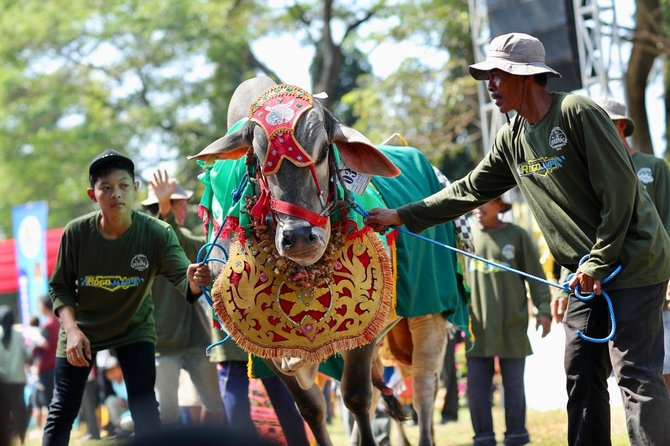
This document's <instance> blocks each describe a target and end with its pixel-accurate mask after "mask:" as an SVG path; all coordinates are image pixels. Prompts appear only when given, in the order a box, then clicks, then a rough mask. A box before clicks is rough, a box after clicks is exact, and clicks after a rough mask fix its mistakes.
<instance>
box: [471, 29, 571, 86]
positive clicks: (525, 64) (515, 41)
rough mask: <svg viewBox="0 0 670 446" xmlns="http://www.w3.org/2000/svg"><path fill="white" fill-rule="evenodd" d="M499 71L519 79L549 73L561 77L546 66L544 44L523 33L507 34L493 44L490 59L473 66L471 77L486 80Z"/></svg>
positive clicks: (489, 54)
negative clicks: (496, 70)
mask: <svg viewBox="0 0 670 446" xmlns="http://www.w3.org/2000/svg"><path fill="white" fill-rule="evenodd" d="M494 69H498V70H502V71H504V72H506V73H510V74H515V75H519V76H532V75H534V74H540V73H547V76H549V77H561V74H560V73H559V72H558V71H556V70H554V69H553V68H551V67H549V66H548V65H546V64H545V63H544V45H542V42H540V41H539V40H538V39H537V38H536V37H533V36H531V35H528V34H523V33H509V34H503V35H501V36H498V37H496V38H494V39H493V40H492V41H491V43H490V44H489V50H488V53H487V56H486V60H485V61H483V62H479V63H476V64H472V65H470V67H469V70H470V74H471V75H472V77H474V78H475V79H477V80H480V81H485V80H488V79H489V77H490V71H491V70H494Z"/></svg>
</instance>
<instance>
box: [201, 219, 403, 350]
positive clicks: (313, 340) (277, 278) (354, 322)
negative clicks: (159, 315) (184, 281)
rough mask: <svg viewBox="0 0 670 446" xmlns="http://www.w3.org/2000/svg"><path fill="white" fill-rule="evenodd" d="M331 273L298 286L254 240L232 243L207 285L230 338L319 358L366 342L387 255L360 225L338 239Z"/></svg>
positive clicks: (383, 300)
mask: <svg viewBox="0 0 670 446" xmlns="http://www.w3.org/2000/svg"><path fill="white" fill-rule="evenodd" d="M337 259H338V260H337V261H336V262H335V265H334V271H333V274H332V276H331V277H330V278H329V279H328V280H326V281H325V282H324V283H321V284H320V285H317V286H315V287H313V288H307V289H301V288H298V287H297V286H296V285H294V284H293V283H292V282H290V281H289V280H287V279H286V277H283V276H282V275H281V274H277V273H276V272H275V268H274V265H273V264H272V263H273V258H272V257H271V256H269V255H268V253H267V252H266V251H265V250H263V249H261V248H260V247H259V246H258V244H257V242H256V241H254V239H247V241H246V243H244V244H242V243H241V242H235V243H234V244H233V246H232V247H231V251H230V258H229V260H228V263H227V264H226V266H225V268H224V270H223V272H222V273H221V275H220V276H219V277H218V279H217V281H216V282H215V284H214V287H213V292H212V297H213V300H214V306H213V308H214V311H216V313H217V315H218V316H219V318H220V319H221V321H222V322H223V325H224V327H225V329H226V331H227V332H228V333H230V335H231V337H232V338H233V339H234V340H235V341H236V342H237V343H238V344H239V345H240V346H241V347H242V348H243V349H245V350H246V351H248V352H249V353H252V354H254V355H256V356H259V357H261V358H282V357H296V358H301V359H303V360H306V361H307V362H309V363H316V362H321V361H323V360H325V359H326V358H328V357H329V356H332V355H333V354H334V353H336V352H338V351H343V350H350V349H353V348H356V347H359V346H361V345H365V344H367V343H369V342H371V341H372V340H373V339H374V338H375V337H377V335H379V334H380V333H381V331H382V330H383V329H384V327H385V326H386V324H387V322H388V318H389V313H390V311H391V306H392V295H393V282H394V278H393V272H392V267H391V261H390V259H389V257H388V254H387V253H386V251H385V250H384V247H383V245H382V243H381V241H380V240H379V239H378V237H377V235H376V234H375V233H374V232H372V231H371V230H370V228H365V229H363V230H361V231H359V232H358V233H356V236H355V237H352V238H350V239H348V240H346V241H345V243H344V245H343V247H342V249H341V250H340V252H339V256H338V257H337Z"/></svg>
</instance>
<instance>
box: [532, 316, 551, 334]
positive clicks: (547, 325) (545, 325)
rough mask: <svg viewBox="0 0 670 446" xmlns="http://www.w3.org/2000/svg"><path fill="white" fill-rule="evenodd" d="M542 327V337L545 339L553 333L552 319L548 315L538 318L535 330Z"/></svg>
mask: <svg viewBox="0 0 670 446" xmlns="http://www.w3.org/2000/svg"><path fill="white" fill-rule="evenodd" d="M540 326H542V337H545V336H547V335H548V334H549V332H550V331H551V317H549V316H546V315H544V314H543V315H541V316H538V317H537V319H536V322H535V330H537V329H538V327H540Z"/></svg>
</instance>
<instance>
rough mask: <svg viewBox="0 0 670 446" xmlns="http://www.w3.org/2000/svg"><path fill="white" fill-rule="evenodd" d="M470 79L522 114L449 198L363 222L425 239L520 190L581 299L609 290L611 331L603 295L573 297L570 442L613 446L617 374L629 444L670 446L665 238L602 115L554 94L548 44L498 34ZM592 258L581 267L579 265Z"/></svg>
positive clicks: (381, 212) (584, 102)
mask: <svg viewBox="0 0 670 446" xmlns="http://www.w3.org/2000/svg"><path fill="white" fill-rule="evenodd" d="M470 74H471V75H472V76H473V77H474V78H475V79H478V80H486V81H488V84H487V87H488V90H489V93H490V94H491V98H492V99H493V100H494V102H495V104H496V106H497V107H498V109H499V110H500V111H501V112H502V113H508V112H511V111H516V112H517V115H516V116H515V117H514V118H513V119H511V120H510V122H508V124H507V125H504V126H503V127H502V128H501V129H500V130H499V131H498V134H497V135H496V139H495V142H494V143H493V146H492V147H491V150H490V151H489V152H488V153H487V154H486V155H485V157H484V159H483V160H482V161H481V162H480V163H479V165H478V166H477V167H475V169H474V170H473V171H472V172H470V173H469V174H468V175H466V176H465V177H464V178H462V179H461V180H459V181H456V182H454V183H452V184H451V186H449V187H448V188H446V189H443V190H442V191H440V192H438V193H436V194H434V195H432V196H430V197H427V198H424V199H423V200H419V201H416V202H414V203H410V204H408V205H405V206H402V207H399V208H398V209H373V210H372V211H370V216H369V217H368V218H367V219H366V222H367V224H368V225H370V226H371V227H372V228H374V229H375V230H378V231H384V230H385V229H386V228H387V227H389V226H399V225H402V224H405V225H406V226H407V228H408V229H410V230H411V231H414V232H420V231H423V230H424V229H425V228H427V227H428V226H431V225H435V224H438V223H441V222H444V221H447V220H450V219H453V218H455V217H457V216H459V215H462V214H464V213H466V212H468V211H470V210H472V209H474V208H476V207H477V206H480V205H482V204H484V203H486V202H488V201H490V200H492V199H494V198H496V197H498V196H500V195H502V194H503V193H505V192H506V191H508V190H509V189H511V188H512V187H514V186H517V185H518V187H519V189H520V190H521V192H522V193H523V195H524V197H525V198H526V201H527V202H528V206H529V207H530V209H531V211H532V212H533V215H534V216H535V220H536V221H537V223H538V225H539V226H540V229H541V230H542V233H543V235H544V237H545V239H546V241H547V244H548V246H549V248H550V250H551V253H552V255H553V257H554V259H555V260H556V262H557V263H559V264H560V265H561V266H564V267H566V268H567V269H569V270H570V271H571V272H573V273H575V275H574V277H573V278H572V280H571V281H570V283H569V287H570V288H571V289H572V290H573V291H574V290H576V289H577V288H578V289H579V290H580V291H581V293H586V294H589V293H591V292H594V293H595V294H596V295H600V294H601V292H602V285H601V282H602V281H603V279H605V278H606V277H607V276H608V275H610V273H611V272H612V270H613V269H614V268H615V266H616V265H617V264H618V263H620V264H622V265H623V270H621V272H620V273H619V274H618V275H616V276H615V277H614V278H613V279H611V281H610V282H608V283H607V290H608V292H609V295H610V298H611V300H612V305H613V313H614V317H615V319H616V324H617V327H616V333H615V335H614V337H613V339H612V340H610V341H609V342H602V343H594V342H589V341H587V340H585V339H583V338H582V337H581V336H580V335H579V333H581V332H585V333H586V334H587V335H589V336H591V337H601V338H602V337H605V336H606V335H607V333H608V332H609V331H610V328H609V320H610V318H609V310H608V306H607V303H606V301H605V299H604V298H601V297H596V298H594V299H590V300H588V301H582V300H580V299H578V298H576V297H575V296H574V294H571V296H570V298H569V303H568V311H567V314H566V315H565V318H564V324H563V325H564V327H565V330H566V348H565V370H566V379H567V391H568V442H569V444H571V445H574V444H588V445H608V444H610V443H611V440H610V406H609V394H608V391H607V377H608V376H609V374H610V372H611V371H612V370H614V373H615V374H616V376H617V378H618V382H619V386H620V387H621V389H622V392H623V395H624V407H625V411H626V418H627V426H628V435H629V438H630V441H631V443H632V444H670V423H668V420H667V414H668V413H670V398H669V397H668V391H667V389H666V388H665V385H664V383H663V380H662V378H661V370H662V365H663V325H662V318H661V307H662V305H663V300H664V298H665V291H666V287H667V281H668V277H670V256H668V255H667V252H668V251H670V238H668V234H667V233H666V231H665V228H664V227H663V224H662V222H661V220H660V218H659V216H658V213H657V212H656V210H655V209H654V208H653V206H652V204H651V200H650V199H649V195H648V194H646V193H644V191H643V190H642V186H641V185H640V183H639V181H638V179H637V177H636V175H635V171H634V170H633V163H632V161H631V159H630V156H629V155H628V153H626V149H625V148H624V146H623V144H622V143H621V139H620V138H619V136H618V135H617V133H616V129H615V128H614V125H613V124H612V121H611V120H610V119H609V117H608V116H607V114H606V113H605V112H604V111H603V110H602V109H601V108H600V107H598V106H597V105H596V104H595V103H594V102H593V101H592V100H591V99H589V98H586V97H583V96H579V95H576V94H566V93H551V92H549V91H548V90H547V87H546V85H547V80H548V78H549V77H556V76H560V74H559V73H558V72H557V71H556V70H554V69H552V68H551V67H549V66H547V65H546V64H545V63H544V46H543V45H542V43H541V42H540V41H539V40H538V39H537V38H535V37H533V36H529V35H528V34H522V33H511V34H505V35H502V36H498V37H496V38H495V39H493V41H492V42H491V44H490V47H489V53H488V56H487V59H486V60H485V61H484V62H481V63H477V64H474V65H471V66H470ZM584 256H588V258H587V260H585V261H584V262H583V263H581V264H580V259H582V258H584Z"/></svg>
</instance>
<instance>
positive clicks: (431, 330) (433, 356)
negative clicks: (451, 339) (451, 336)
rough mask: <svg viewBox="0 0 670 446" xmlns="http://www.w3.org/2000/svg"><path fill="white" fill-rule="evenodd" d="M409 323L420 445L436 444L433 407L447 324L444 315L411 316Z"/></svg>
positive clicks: (413, 400)
mask: <svg viewBox="0 0 670 446" xmlns="http://www.w3.org/2000/svg"><path fill="white" fill-rule="evenodd" d="M408 323H409V330H410V333H412V343H413V350H412V375H413V376H414V397H413V399H412V405H413V406H414V410H415V411H416V413H417V415H418V418H419V419H418V421H419V446H432V445H433V444H435V439H434V433H433V407H434V406H435V395H436V394H437V387H438V383H439V381H438V380H439V375H440V370H441V369H442V364H443V362H444V352H445V349H446V345H447V344H446V342H447V325H446V322H445V320H444V318H443V317H442V315H440V314H428V315H424V316H417V317H411V318H409V319H408Z"/></svg>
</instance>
